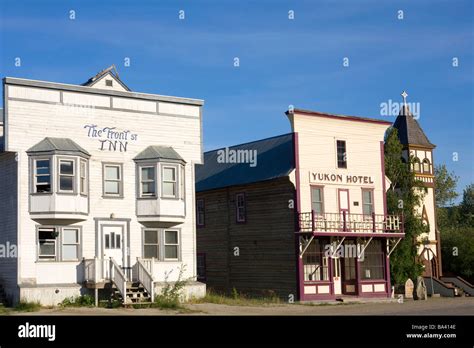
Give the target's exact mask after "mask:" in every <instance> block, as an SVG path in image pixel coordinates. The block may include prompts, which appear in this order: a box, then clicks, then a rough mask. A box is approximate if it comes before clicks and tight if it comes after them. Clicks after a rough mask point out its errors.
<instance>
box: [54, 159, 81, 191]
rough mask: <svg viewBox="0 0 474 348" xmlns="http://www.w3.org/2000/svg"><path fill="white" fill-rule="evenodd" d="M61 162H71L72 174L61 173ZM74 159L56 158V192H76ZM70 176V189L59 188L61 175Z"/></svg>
mask: <svg viewBox="0 0 474 348" xmlns="http://www.w3.org/2000/svg"><path fill="white" fill-rule="evenodd" d="M61 162H71V163H72V174H61ZM76 166H77V165H76V159H75V158H65V157H60V158H58V169H57V170H58V192H59V193H75V192H76ZM63 176H64V177H68V178H72V190H62V189H61V177H63Z"/></svg>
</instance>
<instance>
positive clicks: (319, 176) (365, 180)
mask: <svg viewBox="0 0 474 348" xmlns="http://www.w3.org/2000/svg"><path fill="white" fill-rule="evenodd" d="M309 179H310V181H311V182H327V183H345V184H359V185H360V184H366V185H369V184H374V179H373V178H372V177H371V176H369V175H351V174H334V173H317V172H310V173H309Z"/></svg>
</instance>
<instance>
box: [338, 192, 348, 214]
mask: <svg viewBox="0 0 474 348" xmlns="http://www.w3.org/2000/svg"><path fill="white" fill-rule="evenodd" d="M341 191H346V192H347V209H341V195H340V192H341ZM337 208H338V209H339V213H340V212H342V211H347V212H348V213H350V212H351V199H350V196H349V189H341V188H338V189H337Z"/></svg>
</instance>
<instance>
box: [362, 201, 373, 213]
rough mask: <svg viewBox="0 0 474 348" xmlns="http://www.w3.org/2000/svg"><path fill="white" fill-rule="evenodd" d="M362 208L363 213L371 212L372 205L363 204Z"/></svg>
mask: <svg viewBox="0 0 474 348" xmlns="http://www.w3.org/2000/svg"><path fill="white" fill-rule="evenodd" d="M363 209H364V215H370V214H372V205H370V204H364V206H363Z"/></svg>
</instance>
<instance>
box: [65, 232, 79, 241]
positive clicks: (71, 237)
mask: <svg viewBox="0 0 474 348" xmlns="http://www.w3.org/2000/svg"><path fill="white" fill-rule="evenodd" d="M78 232H79V231H78V230H72V229H71V230H69V229H67V230H66V229H64V230H63V243H64V244H75V243H78V242H79V238H78Z"/></svg>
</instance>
